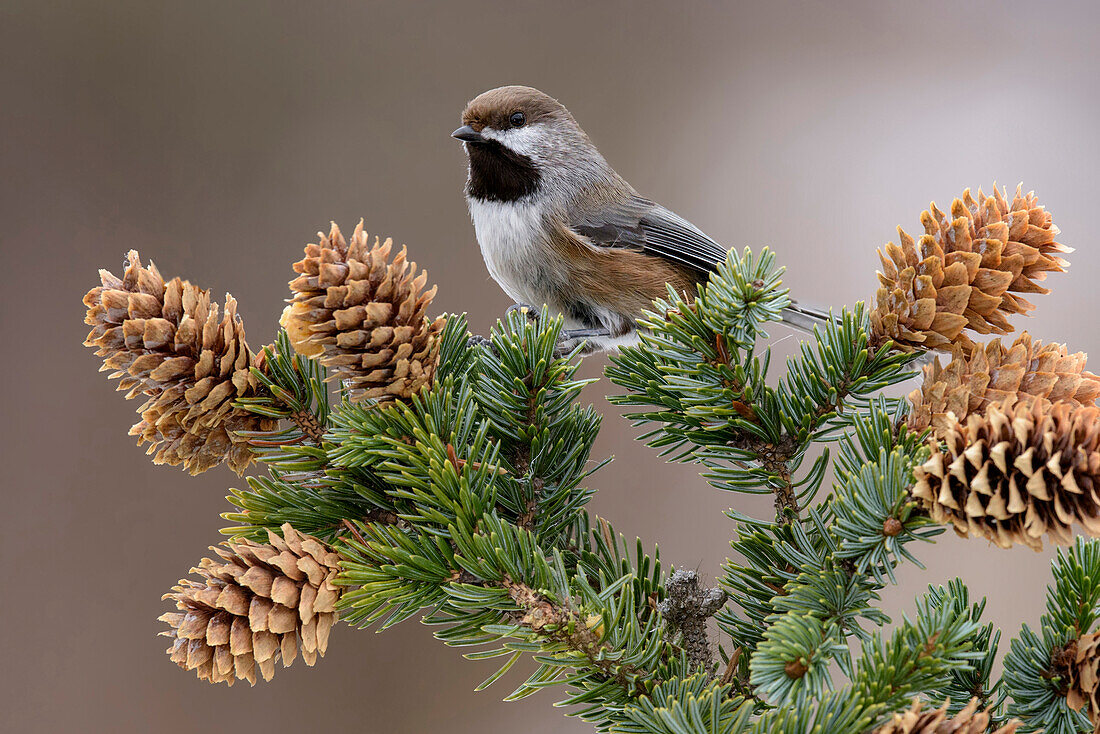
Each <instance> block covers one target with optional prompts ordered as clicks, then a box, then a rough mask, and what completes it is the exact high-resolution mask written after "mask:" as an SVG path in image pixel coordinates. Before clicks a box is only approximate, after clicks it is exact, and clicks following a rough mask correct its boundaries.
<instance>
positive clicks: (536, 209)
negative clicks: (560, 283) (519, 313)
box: [467, 199, 557, 308]
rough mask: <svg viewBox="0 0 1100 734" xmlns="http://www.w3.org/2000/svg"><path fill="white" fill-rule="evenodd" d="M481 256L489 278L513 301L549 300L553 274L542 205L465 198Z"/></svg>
mask: <svg viewBox="0 0 1100 734" xmlns="http://www.w3.org/2000/svg"><path fill="white" fill-rule="evenodd" d="M467 202H468V203H469V205H470V218H471V219H472V220H473V222H474V231H475V232H476V233H477V241H478V244H479V245H480V246H481V256H482V257H483V258H485V265H486V267H488V269H489V274H490V275H492V276H493V280H495V281H496V282H497V283H499V284H500V287H501V288H503V289H504V292H505V293H507V294H508V296H509V297H510V298H511V299H512V300H514V301H516V302H517V303H527V304H530V305H532V306H539V305H542V304H543V303H549V304H550V306H551V307H552V308H556V307H557V304H556V303H553V300H555V299H553V298H552V296H551V294H552V293H553V291H554V290H555V288H554V282H555V281H556V280H557V274H556V273H555V272H554V268H553V265H552V263H549V262H548V261H547V258H548V256H551V254H552V251H551V250H550V248H549V247H548V246H547V245H546V244H545V238H546V235H545V234H544V227H543V222H542V207H541V206H539V205H538V204H534V203H524V202H499V201H482V200H479V199H468V200H467Z"/></svg>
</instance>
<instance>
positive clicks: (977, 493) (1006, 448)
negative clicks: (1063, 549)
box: [913, 400, 1100, 550]
mask: <svg viewBox="0 0 1100 734" xmlns="http://www.w3.org/2000/svg"><path fill="white" fill-rule="evenodd" d="M931 445H932V449H933V453H932V456H931V458H929V459H928V461H927V462H925V463H924V464H923V465H921V466H918V467H916V468H915V470H914V478H915V480H916V484H915V485H914V487H913V496H914V497H915V498H917V499H918V500H919V501H920V503H921V505H922V506H924V507H925V508H926V509H928V510H929V512H930V513H931V515H932V519H934V520H935V521H936V522H940V523H951V524H952V525H954V527H955V532H957V533H958V534H959V535H963V536H966V535H971V536H979V537H983V538H987V539H989V540H991V541H993V542H994V543H996V544H997V545H998V546H1000V547H1002V548H1007V547H1009V546H1011V545H1013V544H1016V543H1022V544H1024V545H1027V546H1028V547H1030V548H1033V549H1034V550H1040V549H1042V545H1043V543H1042V537H1043V536H1044V535H1048V536H1049V537H1050V539H1051V540H1052V541H1053V542H1054V543H1057V544H1059V545H1065V544H1067V543H1069V542H1070V540H1071V539H1072V529H1071V526H1072V525H1073V524H1074V523H1077V524H1079V525H1081V526H1082V527H1083V528H1084V531H1085V532H1086V533H1088V534H1089V535H1091V536H1094V537H1095V536H1098V535H1100V408H1098V407H1096V406H1094V405H1073V404H1070V403H1055V404H1053V405H1051V404H1044V403H1043V402H1041V401H1037V400H1025V401H1019V402H1016V403H1012V402H1010V401H1006V402H1005V403H1004V404H1003V405H992V406H990V407H989V408H988V409H987V410H986V412H985V414H984V415H982V414H978V413H972V414H970V415H969V416H967V419H966V421H965V422H960V423H956V424H954V425H953V426H952V427H951V428H950V430H948V431H947V432H946V434H945V436H944V438H943V441H942V443H939V442H937V441H935V440H933V441H932V444H931Z"/></svg>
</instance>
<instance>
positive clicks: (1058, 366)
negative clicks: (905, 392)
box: [909, 331, 1100, 436]
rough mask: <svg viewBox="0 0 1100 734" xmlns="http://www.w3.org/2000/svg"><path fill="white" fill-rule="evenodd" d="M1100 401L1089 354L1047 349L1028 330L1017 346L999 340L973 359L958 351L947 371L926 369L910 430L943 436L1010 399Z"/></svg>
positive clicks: (1055, 347)
mask: <svg viewBox="0 0 1100 734" xmlns="http://www.w3.org/2000/svg"><path fill="white" fill-rule="evenodd" d="M1098 396H1100V377H1098V376H1097V375H1094V374H1093V373H1091V372H1088V371H1087V370H1085V354H1084V353H1082V352H1076V353H1074V354H1069V352H1068V350H1067V349H1066V347H1065V345H1063V344H1056V343H1054V344H1043V343H1042V342H1040V341H1038V340H1033V339H1032V338H1031V335H1030V334H1028V333H1027V332H1026V331H1025V332H1023V333H1021V334H1020V336H1019V337H1017V339H1016V341H1014V342H1013V343H1012V345H1011V346H1005V345H1004V344H1002V343H1001V340H1000V339H999V338H997V339H993V340H992V341H990V342H989V343H988V344H985V345H983V346H979V347H978V348H976V349H974V351H973V352H972V353H971V354H970V356H969V357H968V356H967V355H966V354H965V353H964V351H963V350H962V348H960V347H955V348H954V349H953V351H952V359H951V361H950V362H949V363H948V365H947V366H946V367H943V366H941V365H940V361H939V359H938V358H937V359H936V360H935V362H934V363H933V364H930V365H927V366H925V368H924V383H923V384H922V385H921V387H920V389H918V390H914V391H913V392H911V393H910V394H909V402H910V403H911V404H912V406H913V410H912V412H911V413H910V414H909V427H910V428H912V429H914V430H918V431H921V430H924V429H925V428H928V427H929V426H931V427H932V428H933V430H934V431H935V433H936V435H937V436H943V435H944V434H945V433H946V432H947V431H949V430H950V428H951V426H952V425H954V424H955V423H956V422H959V421H964V420H966V417H967V415H969V414H970V413H972V412H981V411H984V410H985V407H986V406H988V405H991V404H994V403H998V404H999V403H1003V402H1004V401H1005V400H1006V399H1012V398H1015V399H1019V400H1028V399H1034V400H1039V401H1041V402H1043V403H1044V405H1049V404H1051V403H1054V402H1068V403H1072V404H1081V405H1091V404H1093V403H1094V402H1095V401H1096V398H1097V397H1098Z"/></svg>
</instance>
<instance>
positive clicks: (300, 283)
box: [282, 220, 444, 400]
mask: <svg viewBox="0 0 1100 734" xmlns="http://www.w3.org/2000/svg"><path fill="white" fill-rule="evenodd" d="M318 236H319V237H320V242H318V243H317V244H310V245H306V248H305V257H304V258H303V259H302V260H300V261H299V262H296V263H294V270H295V271H296V272H298V273H301V275H300V276H299V277H297V278H295V279H294V280H292V281H291V282H290V290H291V292H292V293H293V294H294V295H293V298H292V299H291V305H290V306H289V307H288V309H287V310H286V311H285V312H284V314H283V320H282V325H283V327H284V328H285V329H286V331H287V335H288V336H289V337H290V339H291V342H292V343H293V344H294V348H295V349H296V350H297V351H298V352H299V353H300V354H304V355H306V356H311V357H315V358H318V359H320V360H321V363H322V364H324V365H325V366H326V367H329V368H331V369H332V373H333V374H332V375H331V376H330V379H333V380H340V381H341V382H343V383H344V384H345V385H348V386H349V388H350V397H351V398H352V399H353V400H358V399H360V398H374V399H387V398H407V397H409V396H411V395H413V394H415V393H416V392H418V391H419V390H421V389H422V388H424V387H425V386H427V385H430V384H431V380H432V376H433V375H434V373H435V367H436V361H437V359H438V356H439V355H438V350H439V339H438V336H439V333H440V331H441V330H442V328H443V323H444V320H443V318H442V317H440V318H437V319H435V320H434V321H431V320H429V319H427V318H426V317H425V313H424V312H425V311H426V310H427V308H428V305H429V304H430V303H431V302H432V298H433V297H434V296H435V291H436V289H435V286H433V287H432V288H431V289H429V290H426V291H425V290H424V286H425V284H426V283H427V279H428V276H427V273H426V272H424V271H421V273H420V274H419V275H416V263H413V262H409V261H407V260H406V259H405V248H404V247H402V248H401V251H400V252H399V253H398V254H397V255H396V256H395V257H393V259H392V260H391V259H390V251H391V249H392V248H393V241H392V240H389V239H387V240H386V241H385V242H382V243H379V240H378V238H377V237H375V238H374V244H373V245H372V244H371V243H370V239H369V238H368V236H367V233H366V232H364V231H363V222H362V220H360V221H359V225H358V226H357V227H356V228H355V232H354V234H352V237H351V243H350V244H349V243H348V242H346V241H345V240H344V237H343V235H342V234H341V233H340V228H339V227H337V226H336V224H335V223H333V225H332V230H331V231H330V232H329V234H328V236H327V237H326V236H325V235H324V234H323V233H318Z"/></svg>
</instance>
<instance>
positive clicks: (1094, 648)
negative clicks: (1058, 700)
mask: <svg viewBox="0 0 1100 734" xmlns="http://www.w3.org/2000/svg"><path fill="white" fill-rule="evenodd" d="M1064 655H1065V657H1066V660H1065V671H1060V672H1064V673H1065V674H1066V678H1067V679H1068V682H1069V690H1068V692H1067V693H1066V703H1067V704H1069V707H1070V708H1072V709H1074V710H1077V711H1079V710H1080V709H1081V707H1082V706H1084V705H1085V704H1088V707H1089V708H1088V715H1089V720H1090V721H1091V722H1092V724H1093V732H1100V700H1098V699H1100V632H1090V633H1088V634H1086V635H1082V636H1081V638H1080V639H1078V640H1075V641H1074V642H1071V643H1070V644H1069V645H1068V646H1067V647H1066V648H1065V649H1064ZM1059 667H1060V666H1059Z"/></svg>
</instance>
